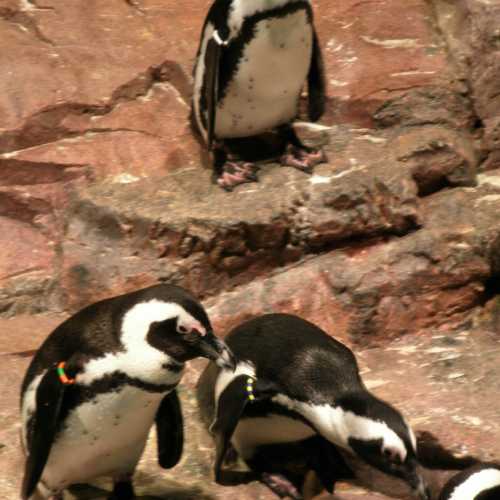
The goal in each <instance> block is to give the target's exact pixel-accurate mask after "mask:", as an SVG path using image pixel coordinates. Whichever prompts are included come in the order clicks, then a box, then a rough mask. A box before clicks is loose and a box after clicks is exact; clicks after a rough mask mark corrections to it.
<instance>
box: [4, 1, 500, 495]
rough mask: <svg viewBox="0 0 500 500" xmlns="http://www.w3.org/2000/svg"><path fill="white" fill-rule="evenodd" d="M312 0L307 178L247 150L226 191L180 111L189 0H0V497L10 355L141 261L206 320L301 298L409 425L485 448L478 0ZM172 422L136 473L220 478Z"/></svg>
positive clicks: (496, 121)
mask: <svg viewBox="0 0 500 500" xmlns="http://www.w3.org/2000/svg"><path fill="white" fill-rule="evenodd" d="M313 3H314V9H315V18H316V25H317V30H318V34H319V38H320V42H321V45H322V48H323V54H324V59H325V65H326V69H327V76H328V106H327V112H326V114H325V116H324V117H323V118H322V121H321V124H319V125H317V126H313V127H311V126H310V125H307V124H304V123H298V124H297V129H298V131H299V134H301V135H302V136H303V137H305V138H306V140H310V141H311V142H312V143H314V144H316V145H322V146H323V147H324V149H325V151H326V152H327V154H328V159H329V161H328V163H327V164H324V165H321V166H319V167H317V168H316V169H315V173H314V175H312V176H307V175H305V174H303V173H300V172H298V171H295V170H293V169H289V168H281V167H279V166H278V165H277V164H275V163H272V162H269V163H265V164H263V165H262V168H261V170H260V172H259V177H260V183H259V184H253V185H245V186H242V187H239V188H238V189H236V190H235V191H234V192H233V193H226V192H222V191H221V190H219V189H218V188H217V187H216V186H214V185H212V184H211V183H210V171H209V169H208V168H207V167H206V165H204V163H205V160H206V157H205V156H206V155H205V154H204V152H203V150H202V148H200V145H199V144H198V142H197V140H196V139H195V138H194V137H193V135H192V132H191V130H190V127H189V124H188V113H189V102H190V93H191V76H190V75H191V68H192V65H193V61H194V57H195V53H196V48H197V44H198V36H199V30H200V27H201V25H202V22H203V18H204V14H205V12H206V10H207V8H208V5H209V4H210V0H203V1H199V0H185V1H183V2H176V1H173V0H161V1H160V0H108V1H106V2H90V3H89V2H83V1H81V0H75V1H73V2H58V1H56V0H3V1H2V2H1V5H0V40H1V41H2V50H0V67H1V68H2V70H3V71H2V73H1V75H0V228H1V231H0V316H1V317H2V318H4V319H0V350H1V354H0V356H1V358H2V361H3V363H1V366H0V374H1V376H0V378H1V380H2V381H3V382H2V389H3V390H2V394H5V396H4V398H3V399H2V401H1V402H0V411H1V415H2V423H3V422H4V421H5V422H6V424H5V426H2V428H1V429H0V464H2V467H1V468H0V470H2V473H4V472H5V474H4V475H3V476H2V477H0V492H1V493H2V495H3V497H4V498H17V493H16V492H17V481H18V479H19V464H20V462H19V451H18V449H17V432H18V425H19V424H18V416H17V397H18V396H17V392H18V384H19V381H20V377H21V374H22V372H23V370H24V368H25V366H26V364H27V363H28V360H29V357H30V355H31V353H32V350H33V349H35V348H36V346H37V345H38V344H39V342H40V341H41V339H42V338H43V337H44V336H45V335H46V334H47V333H48V332H49V331H50V330H51V328H52V327H54V326H55V324H57V322H58V321H59V320H61V318H62V317H63V316H60V315H57V314H61V313H62V314H63V315H67V314H69V313H71V312H73V311H75V310H77V309H78V308H80V307H82V306H83V305H86V304H88V303H90V302H94V301H95V300H98V299H100V298H103V297H107V296H110V295H114V294H118V293H122V292H125V291H129V290H132V289H135V288H138V287H141V286H146V285H149V284H152V283H155V282H157V281H158V280H163V281H168V282H173V283H178V284H181V285H184V286H186V287H188V288H190V289H192V290H193V291H194V292H195V293H197V294H198V295H199V296H200V297H202V298H203V299H204V300H205V304H206V306H207V308H208V309H209V311H210V314H211V317H213V320H214V323H215V325H216V327H217V329H218V331H219V332H221V333H223V332H225V331H227V329H228V328H230V327H231V326H233V325H234V324H236V323H237V322H239V321H241V320H243V319H246V318H248V317H250V316H252V315H254V314H259V313H262V312H268V311H286V312H295V313H297V314H300V315H302V316H304V317H307V318H308V319H310V320H312V321H314V322H316V323H317V324H319V325H320V326H322V327H324V328H326V329H327V330H328V331H330V332H332V333H333V334H335V335H336V336H338V337H340V338H342V339H343V340H344V341H346V342H348V343H350V344H352V345H355V346H356V348H357V349H359V352H360V356H361V359H362V361H363V363H364V364H365V366H366V367H367V370H368V369H370V370H371V371H367V375H366V376H367V378H368V379H369V380H370V381H371V382H370V383H372V384H374V387H375V388H376V390H377V391H380V394H381V395H382V396H387V397H388V398H389V399H390V400H391V401H393V402H394V403H396V404H398V405H400V406H401V407H402V408H403V409H404V410H405V411H406V412H407V413H408V414H409V415H410V416H411V418H412V421H413V422H414V423H415V425H416V427H417V428H419V429H421V430H429V431H433V433H434V434H436V435H438V436H439V437H440V438H442V439H444V442H445V444H447V445H449V446H451V447H452V448H453V449H456V450H458V451H460V450H461V446H462V447H463V450H462V451H464V450H469V451H471V452H474V453H476V454H478V455H480V456H481V457H483V458H491V457H493V456H498V454H499V453H498V452H499V450H498V448H495V446H496V445H495V442H499V440H498V439H492V438H491V436H492V435H495V436H497V435H498V429H497V422H498V409H497V408H496V407H493V406H491V405H490V401H491V400H492V399H489V397H488V396H489V393H488V394H487V391H488V390H489V388H490V387H494V388H496V391H497V393H498V387H497V385H498V384H497V383H496V379H495V377H497V378H498V369H497V366H496V365H497V364H498V363H496V364H495V359H497V358H496V356H497V353H498V346H497V339H496V337H495V335H498V325H499V324H500V305H499V302H498V301H499V298H498V297H499V296H500V284H499V283H500V257H499V256H500V216H499V214H500V91H499V88H498V82H499V81H500V42H499V40H500V35H499V28H498V26H500V2H499V1H497V0H488V1H486V0H405V2H404V5H403V3H402V2H400V1H398V0H370V1H363V0H362V1H360V0H345V1H342V2H332V1H331V0H316V1H315V2H313ZM48 312H50V313H51V314H52V315H51V316H30V317H19V315H20V314H26V313H28V314H34V313H48ZM54 314H56V315H55V316H54ZM8 318H13V319H8ZM493 332H495V333H493ZM403 334H409V336H408V337H405V338H402V336H403ZM368 347H371V348H372V349H370V350H367V348H368ZM383 347H385V348H386V349H385V350H384V349H383ZM477 360H480V361H477ZM483 360H484V362H483ZM474 361H476V362H474ZM401 365H402V366H404V369H405V370H406V369H407V371H402V370H401ZM196 373H197V371H196V370H192V371H191V372H190V373H189V374H188V376H187V378H186V380H185V386H184V387H185V390H184V391H183V397H184V402H185V405H186V412H187V414H188V415H189V416H190V417H191V416H192V417H194V415H195V413H196V410H195V406H194V403H193V401H192V396H191V395H190V388H192V386H193V384H194V381H195V378H196ZM405 373H408V374H409V377H411V380H412V385H411V390H409V388H408V386H407V384H405V383H404V382H405V381H406V380H405V378H404V377H403V375H404V374H405ZM380 381H383V383H381V382H380ZM379 382H380V383H379ZM475 390H477V391H479V393H480V396H477V397H476V396H475V395H474V391H475ZM384 391H387V392H384ZM471 401H472V402H473V404H472V405H471ZM471 407H473V410H469V409H470V408H471ZM495 412H496V413H495ZM495 420H496V422H495ZM187 421H188V422H189V424H188V425H190V426H191V427H190V428H189V435H190V437H192V440H191V441H190V443H188V452H187V453H186V455H185V459H184V462H183V464H182V466H181V467H180V468H179V469H178V471H176V475H175V479H176V481H178V483H177V482H176V483H174V482H172V481H170V480H169V479H168V477H173V476H172V475H170V476H169V475H168V474H167V475H164V474H162V473H160V472H159V471H158V469H157V468H156V466H155V464H154V458H153V454H152V452H151V451H148V454H146V456H145V459H144V462H143V464H142V466H141V471H140V473H139V476H140V477H139V483H140V484H141V485H143V488H142V489H141V490H140V491H141V494H144V495H158V496H160V497H161V496H165V491H166V489H167V490H169V491H170V492H171V493H172V491H173V490H175V495H174V494H172V495H171V496H170V498H186V499H187V498H190V499H191V498H207V499H209V498H210V499H212V498H213V499H215V498H226V497H227V498H234V497H235V492H234V491H233V490H227V489H223V488H217V487H215V486H213V485H211V483H210V481H208V477H209V463H210V460H209V454H210V450H211V444H210V441H209V440H208V438H207V437H206V436H205V434H204V433H203V431H202V430H201V428H200V427H199V426H197V424H194V423H193V422H194V420H193V419H192V418H189V419H187ZM434 431H435V432H434ZM486 436H488V437H486ZM2 445H3V446H2ZM177 472H178V475H177ZM433 477H434V479H435V480H436V481H437V482H438V483H439V481H441V480H442V478H443V477H444V476H443V475H437V476H434V475H433ZM165 478H167V479H165ZM436 478H437V479H436ZM434 479H433V480H434ZM364 481H365V482H364V486H368V487H370V488H372V489H373V488H375V489H376V490H379V491H381V492H382V493H383V492H384V491H385V492H386V493H387V491H388V490H387V488H391V489H392V488H393V486H387V484H386V482H384V481H380V480H379V479H374V481H375V483H376V484H375V485H374V484H370V481H371V480H370V479H369V478H368V476H367V477H366V478H365V480H364ZM4 491H5V493H4ZM236 491H237V492H238V493H237V497H238V498H241V499H242V500H245V499H246V498H248V499H250V498H252V499H258V498H262V499H266V498H270V497H269V494H268V493H267V492H265V490H264V489H263V488H261V487H260V486H256V485H250V486H245V487H241V488H238V489H237V490H236ZM392 491H393V492H394V491H396V490H392ZM87 493H88V491H87ZM382 493H381V494H382ZM84 494H86V493H85V492H83V493H81V495H84ZM9 495H10V496H9ZM81 495H80V496H81ZM88 495H90V497H95V496H96V494H95V493H88ZM97 495H98V494H97ZM370 495H371V496H370ZM402 495H403V493H402ZM338 496H339V498H340V497H341V498H345V499H355V498H359V497H360V496H362V497H363V498H374V499H375V498H385V497H381V496H379V495H378V494H377V493H367V492H366V491H364V492H363V491H361V490H356V489H355V488H354V487H353V486H352V485H344V486H343V487H342V488H341V489H339V495H338ZM144 498H147V497H144Z"/></svg>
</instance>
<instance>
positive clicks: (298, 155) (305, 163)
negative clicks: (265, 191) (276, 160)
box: [280, 145, 328, 174]
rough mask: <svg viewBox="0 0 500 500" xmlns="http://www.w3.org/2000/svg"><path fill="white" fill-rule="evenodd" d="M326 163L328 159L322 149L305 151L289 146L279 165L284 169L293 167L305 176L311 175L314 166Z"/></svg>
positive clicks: (304, 149)
mask: <svg viewBox="0 0 500 500" xmlns="http://www.w3.org/2000/svg"><path fill="white" fill-rule="evenodd" d="M327 161H328V158H327V156H326V154H325V152H324V151H323V150H322V149H312V148H311V149H310V148H307V149H306V148H299V147H297V146H293V145H289V146H288V148H287V151H286V152H285V153H284V154H283V155H282V156H281V158H280V163H281V165H283V166H284V167H285V166H286V167H294V168H297V169H298V170H301V171H302V172H305V173H306V174H312V171H313V167H314V166H315V165H318V163H325V162H327Z"/></svg>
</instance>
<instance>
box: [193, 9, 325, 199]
mask: <svg viewBox="0 0 500 500" xmlns="http://www.w3.org/2000/svg"><path fill="white" fill-rule="evenodd" d="M306 80H307V87H308V115H309V119H310V120H311V121H317V120H319V118H320V117H321V116H322V114H323V113H324V110H325V78H324V67H323V61H322V55H321V49H320V45H319V42H318V38H317V35H316V31H315V29H314V25H313V12H312V6H311V2H310V0H252V1H248V0H215V1H214V3H213V4H212V6H211V8H210V10H209V11H208V14H207V17H206V19H205V23H204V25H203V29H202V33H201V40H200V45H199V48H198V53H197V59H196V63H195V67H194V93H193V102H192V115H191V116H192V121H193V125H194V127H195V128H196V129H197V130H198V131H199V132H200V134H201V136H202V138H203V140H204V142H205V143H206V145H207V147H208V149H209V150H210V151H213V168H214V173H213V175H214V180H215V182H216V183H217V184H218V185H219V186H220V187H221V188H223V189H225V190H228V191H231V190H232V189H233V188H234V187H235V186H237V185H238V184H242V183H245V182H252V181H257V176H256V167H255V165H253V164H252V163H248V162H236V161H231V160H228V151H227V148H226V147H225V145H224V140H225V139H231V138H245V137H251V136H256V135H258V134H262V133H263V132H266V131H268V130H270V129H277V130H278V132H279V135H280V136H281V137H282V138H283V140H284V142H285V143H286V144H287V146H286V150H285V153H284V154H283V155H282V157H281V160H280V161H281V163H282V164H283V165H289V166H293V167H296V168H298V169H300V170H303V171H305V172H308V173H310V172H311V171H312V168H313V166H314V165H315V164H317V163H321V162H323V161H326V157H325V155H324V153H323V152H322V151H320V150H315V149H312V148H309V147H307V146H305V145H304V144H302V142H301V141H300V139H299V138H298V137H297V135H296V133H295V131H294V129H293V128H292V126H291V124H290V123H291V121H292V120H293V119H294V118H295V117H296V116H297V113H298V103H299V98H300V94H301V91H302V88H303V87H304V84H305V82H306Z"/></svg>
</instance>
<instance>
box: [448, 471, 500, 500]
mask: <svg viewBox="0 0 500 500" xmlns="http://www.w3.org/2000/svg"><path fill="white" fill-rule="evenodd" d="M499 498H500V466H499V465H498V464H487V463H483V464H479V465H475V466H474V467H470V468H469V469H466V470H464V471H462V472H460V473H459V474H457V475H455V476H453V477H452V478H451V479H450V480H449V481H448V482H447V483H446V485H445V486H444V488H443V490H442V491H441V495H440V496H439V500H498V499H499Z"/></svg>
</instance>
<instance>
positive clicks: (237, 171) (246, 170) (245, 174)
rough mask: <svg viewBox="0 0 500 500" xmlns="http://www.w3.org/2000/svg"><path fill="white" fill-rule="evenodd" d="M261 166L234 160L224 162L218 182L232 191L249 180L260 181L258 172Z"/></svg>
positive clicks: (225, 188) (223, 187)
mask: <svg viewBox="0 0 500 500" xmlns="http://www.w3.org/2000/svg"><path fill="white" fill-rule="evenodd" d="M258 170H259V168H258V167H257V166H256V165H255V164H254V163H249V162H233V161H228V162H226V163H224V165H223V166H222V168H221V173H220V175H219V177H218V178H217V179H216V183H217V184H218V185H219V186H220V187H221V188H222V189H224V190H226V191H232V190H233V189H234V188H235V187H236V186H239V185H240V184H246V183H247V182H258V181H259V179H258V178H257V172H258Z"/></svg>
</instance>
